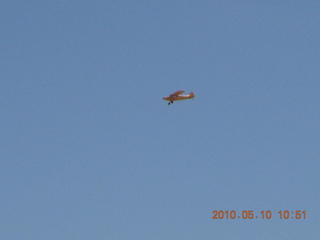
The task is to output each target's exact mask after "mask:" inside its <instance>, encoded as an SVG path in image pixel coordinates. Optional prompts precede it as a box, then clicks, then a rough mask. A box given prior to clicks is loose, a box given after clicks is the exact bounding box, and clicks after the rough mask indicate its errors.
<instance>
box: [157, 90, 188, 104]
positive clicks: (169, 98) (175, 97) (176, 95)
mask: <svg viewBox="0 0 320 240" xmlns="http://www.w3.org/2000/svg"><path fill="white" fill-rule="evenodd" d="M182 93H184V91H183V90H179V91H176V92H175V93H172V94H171V95H169V96H165V97H163V100H166V101H169V102H168V105H170V104H173V102H174V101H178V100H185V99H192V98H194V94H193V92H191V93H190V94H188V95H181V94H182Z"/></svg>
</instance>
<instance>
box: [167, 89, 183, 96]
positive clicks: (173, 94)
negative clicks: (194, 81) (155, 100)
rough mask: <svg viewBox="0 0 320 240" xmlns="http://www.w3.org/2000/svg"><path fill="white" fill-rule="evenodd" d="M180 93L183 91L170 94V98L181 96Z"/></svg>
mask: <svg viewBox="0 0 320 240" xmlns="http://www.w3.org/2000/svg"><path fill="white" fill-rule="evenodd" d="M182 93H184V91H183V90H179V91H176V92H175V93H172V94H171V95H170V97H173V96H175V97H177V96H179V95H180V94H182Z"/></svg>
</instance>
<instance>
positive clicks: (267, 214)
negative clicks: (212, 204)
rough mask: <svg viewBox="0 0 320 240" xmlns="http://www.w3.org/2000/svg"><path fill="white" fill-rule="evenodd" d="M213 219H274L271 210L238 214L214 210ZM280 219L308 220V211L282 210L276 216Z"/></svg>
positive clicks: (248, 211)
mask: <svg viewBox="0 0 320 240" xmlns="http://www.w3.org/2000/svg"><path fill="white" fill-rule="evenodd" d="M212 213H213V216H212V217H211V218H212V219H257V218H259V219H272V217H273V215H274V214H273V212H272V211H271V210H266V211H265V210H262V211H260V212H254V211H253V210H243V211H240V212H237V211H235V210H231V211H229V210H227V211H223V210H214V211H212ZM276 215H277V216H278V218H279V219H306V218H307V211H306V210H303V211H302V210H294V211H289V210H284V211H283V210H280V211H278V212H277V214H276Z"/></svg>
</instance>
